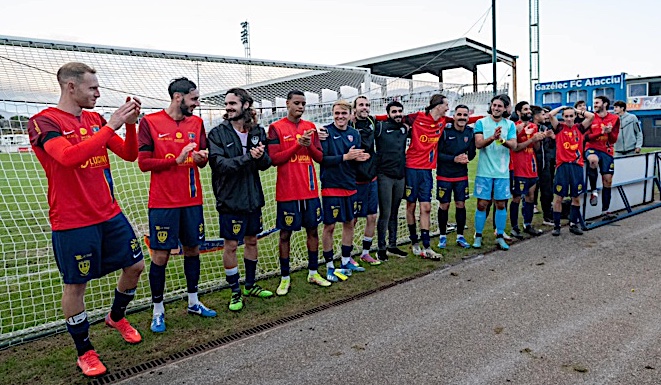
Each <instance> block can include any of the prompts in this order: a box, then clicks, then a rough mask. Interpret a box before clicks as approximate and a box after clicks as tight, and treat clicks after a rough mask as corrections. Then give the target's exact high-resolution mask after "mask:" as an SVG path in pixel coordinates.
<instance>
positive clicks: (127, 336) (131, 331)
mask: <svg viewBox="0 0 661 385" xmlns="http://www.w3.org/2000/svg"><path fill="white" fill-rule="evenodd" d="M106 325H108V326H109V327H111V328H115V329H117V331H118V332H119V334H121V335H122V338H124V341H126V342H128V343H129V344H137V343H139V342H140V341H142V336H140V333H138V331H137V330H135V328H134V327H133V326H131V324H130V323H129V321H128V320H127V319H126V317H124V318H122V319H120V320H119V321H117V322H115V321H113V320H112V319H111V318H110V313H108V315H106Z"/></svg>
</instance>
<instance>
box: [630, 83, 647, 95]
mask: <svg viewBox="0 0 661 385" xmlns="http://www.w3.org/2000/svg"><path fill="white" fill-rule="evenodd" d="M629 96H647V83H639V84H629Z"/></svg>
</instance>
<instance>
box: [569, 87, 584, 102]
mask: <svg viewBox="0 0 661 385" xmlns="http://www.w3.org/2000/svg"><path fill="white" fill-rule="evenodd" d="M587 98H588V92H587V91H586V90H576V91H568V92H567V103H570V104H574V103H576V102H578V101H579V100H584V101H585V100H587Z"/></svg>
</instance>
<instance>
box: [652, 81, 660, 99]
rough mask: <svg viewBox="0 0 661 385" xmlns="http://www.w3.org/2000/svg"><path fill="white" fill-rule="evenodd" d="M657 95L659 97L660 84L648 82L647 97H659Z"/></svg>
mask: <svg viewBox="0 0 661 385" xmlns="http://www.w3.org/2000/svg"><path fill="white" fill-rule="evenodd" d="M659 95H661V82H650V93H649V96H659Z"/></svg>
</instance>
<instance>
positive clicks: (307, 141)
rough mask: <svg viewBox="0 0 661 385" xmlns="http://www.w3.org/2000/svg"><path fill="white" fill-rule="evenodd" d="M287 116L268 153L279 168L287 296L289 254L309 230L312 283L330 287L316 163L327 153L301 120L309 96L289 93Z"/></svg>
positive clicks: (272, 134) (274, 128) (274, 130)
mask: <svg viewBox="0 0 661 385" xmlns="http://www.w3.org/2000/svg"><path fill="white" fill-rule="evenodd" d="M286 103H287V117H285V118H282V119H280V120H278V121H277V122H274V123H273V124H271V126H270V127H269V132H268V140H269V142H268V153H269V156H270V157H271V160H272V161H273V165H274V166H276V167H277V181H276V184H275V200H276V201H277V225H276V226H277V228H278V229H280V242H279V243H278V249H279V251H280V275H281V278H280V285H279V286H278V288H277V290H276V294H277V295H286V294H287V293H288V292H289V288H290V287H291V278H290V276H289V253H290V251H291V246H290V241H291V234H292V232H294V231H298V230H300V229H301V228H302V227H303V228H305V232H306V233H307V248H308V282H310V283H313V284H316V285H319V286H324V287H326V286H330V285H331V283H330V282H328V281H327V280H326V279H324V278H323V277H322V276H321V275H320V274H319V273H318V272H317V267H318V265H319V233H318V231H317V228H318V226H319V224H320V223H321V220H322V212H321V202H320V200H319V186H318V184H317V172H316V170H315V167H314V163H312V161H313V160H314V161H315V162H317V163H321V160H322V157H323V153H322V149H321V143H320V142H319V137H318V135H315V132H316V127H315V125H314V124H313V123H312V122H308V121H306V120H303V119H301V117H302V116H303V114H304V113H305V104H306V102H305V94H304V93H303V92H301V91H298V90H294V91H290V92H289V93H288V94H287V102H286Z"/></svg>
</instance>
